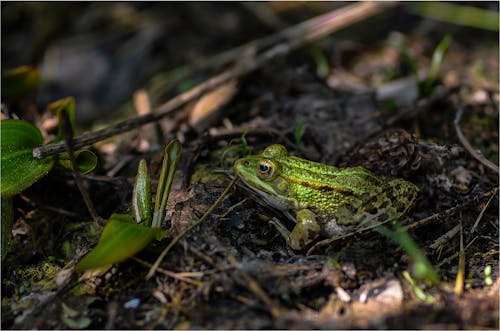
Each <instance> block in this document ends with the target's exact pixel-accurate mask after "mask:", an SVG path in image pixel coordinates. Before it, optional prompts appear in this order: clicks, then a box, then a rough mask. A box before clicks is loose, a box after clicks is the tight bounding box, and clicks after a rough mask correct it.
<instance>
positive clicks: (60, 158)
mask: <svg viewBox="0 0 500 331" xmlns="http://www.w3.org/2000/svg"><path fill="white" fill-rule="evenodd" d="M19 89H21V88H20V87H19ZM48 109H49V110H51V111H52V112H53V113H54V114H55V115H56V116H57V117H58V119H59V124H58V134H57V137H56V138H55V139H53V140H52V141H51V142H56V141H61V140H63V130H64V129H63V127H64V125H65V119H63V115H64V114H66V115H64V116H65V117H64V118H67V120H68V121H69V123H68V126H69V127H70V128H71V131H72V133H73V132H74V127H75V122H74V119H75V100H74V99H73V98H72V97H69V98H65V99H61V100H58V101H56V102H53V103H51V104H49V105H48ZM0 131H1V142H0V153H1V174H2V176H1V182H0V184H1V188H0V193H1V198H2V239H3V240H2V258H4V257H5V254H6V252H7V247H8V246H7V243H8V238H9V235H8V231H9V228H10V220H11V217H12V197H13V196H15V195H16V194H18V193H20V192H22V191H23V190H25V189H27V188H28V187H30V186H31V185H33V184H34V183H35V182H37V181H38V180H40V179H41V178H42V177H44V176H45V175H47V174H48V173H49V171H50V170H51V169H52V168H53V166H54V165H59V166H62V167H64V168H67V169H72V166H71V162H70V161H69V155H68V153H61V154H59V155H57V156H49V157H45V158H41V159H39V158H35V157H33V154H32V153H33V149H34V148H36V147H39V146H41V145H42V143H43V138H42V134H41V132H40V130H39V129H38V128H37V127H36V126H34V125H33V124H31V123H28V122H26V121H23V120H3V121H1V122H0ZM71 136H72V134H71ZM74 157H75V163H76V167H77V168H78V169H77V170H78V171H79V172H81V173H88V172H90V171H92V170H93V169H94V168H95V166H96V164H97V157H96V155H95V154H94V153H92V152H90V151H87V150H78V151H75V153H74Z"/></svg>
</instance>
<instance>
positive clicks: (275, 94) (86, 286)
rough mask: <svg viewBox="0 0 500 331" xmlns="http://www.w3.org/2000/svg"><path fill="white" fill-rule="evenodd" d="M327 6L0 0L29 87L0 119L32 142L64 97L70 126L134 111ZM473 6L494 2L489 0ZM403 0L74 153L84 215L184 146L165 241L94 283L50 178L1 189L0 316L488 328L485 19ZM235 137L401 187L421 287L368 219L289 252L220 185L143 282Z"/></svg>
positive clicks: (492, 321)
mask: <svg viewBox="0 0 500 331" xmlns="http://www.w3.org/2000/svg"><path fill="white" fill-rule="evenodd" d="M348 4H349V3H348ZM459 4H462V3H459ZM463 4H464V5H465V3H463ZM343 5H346V4H345V3H340V2H328V3H323V2H314V3H302V2H300V3H288V2H283V3H267V2H265V3H264V2H260V3H250V2H246V3H209V2H204V3H196V4H195V3H183V4H169V3H115V2H113V3H79V4H74V5H73V4H72V5H62V4H51V3H2V41H3V43H2V69H3V70H5V69H10V68H13V67H16V66H20V65H24V64H32V65H35V66H37V67H38V68H40V71H41V74H42V77H43V79H44V83H43V84H42V85H41V86H40V87H39V88H38V89H37V90H36V91H35V92H34V93H33V94H30V95H29V96H26V97H24V98H21V99H17V100H14V101H5V100H3V98H2V113H3V117H4V118H6V117H7V118H8V117H13V116H16V117H18V118H22V119H25V120H28V121H30V122H32V123H35V124H37V125H39V127H40V128H42V131H43V132H44V133H46V134H50V133H51V131H50V128H49V127H48V124H47V123H48V122H47V119H48V117H49V115H47V114H46V113H44V110H45V108H46V105H47V103H48V102H51V101H54V100H56V99H58V98H62V97H66V96H74V97H75V99H76V105H77V111H76V112H77V123H78V125H79V128H80V132H83V131H87V130H95V129H97V128H102V127H104V126H108V125H111V124H112V123H115V122H117V121H119V120H123V119H127V118H131V117H133V116H137V113H136V110H135V109H134V108H141V107H140V106H137V105H138V101H137V100H138V97H137V95H138V94H137V91H138V90H140V89H143V90H144V91H146V93H147V95H148V97H149V100H150V103H151V106H152V108H156V107H158V106H160V105H161V104H163V103H164V102H166V101H167V100H169V99H170V98H172V97H174V96H176V95H178V94H179V93H182V92H185V91H187V90H188V89H190V88H192V87H193V86H196V85H197V84H199V83H201V82H203V81H205V80H207V79H210V78H211V77H213V76H214V75H216V74H217V73H219V72H220V71H221V70H222V69H223V68H221V67H220V66H217V65H215V64H213V63H212V64H211V65H204V64H203V61H204V60H206V59H207V58H209V56H211V55H215V54H219V53H221V52H223V51H226V50H229V49H232V48H234V47H236V46H239V45H242V44H244V43H247V42H249V41H251V40H255V39H257V38H263V37H266V36H269V35H271V34H273V33H276V32H278V31H281V30H283V29H284V28H286V27H289V26H292V25H295V24H298V23H300V22H302V21H304V20H306V19H309V18H311V17H314V16H317V15H320V14H323V13H325V12H327V11H329V10H333V9H335V8H337V7H340V6H343ZM474 5H475V6H478V7H481V8H483V9H489V10H492V11H495V12H496V13H497V14H498V3H495V2H489V3H474ZM411 6H412V3H402V4H401V5H399V6H397V7H394V8H392V9H390V10H386V11H384V12H383V13H382V14H379V15H376V16H373V17H370V18H367V19H364V20H362V21H360V22H358V23H355V24H352V25H350V26H347V27H346V28H344V29H342V30H340V31H338V32H335V33H333V34H331V35H329V36H328V37H325V38H322V39H320V40H319V41H315V42H311V43H308V44H307V45H305V46H303V47H300V48H298V49H296V50H293V51H291V52H289V53H287V54H284V55H280V56H278V57H276V58H274V59H272V60H270V61H267V62H265V63H263V64H262V65H260V66H259V67H258V68H257V69H256V70H253V71H251V72H250V73H247V74H245V75H241V76H239V77H237V78H235V79H233V80H231V81H229V82H227V83H225V84H223V85H222V87H220V88H218V89H217V90H216V91H215V92H213V93H211V94H205V95H204V96H203V98H202V100H201V101H198V102H197V101H193V102H190V103H189V104H188V105H187V106H185V107H182V108H181V109H180V110H179V111H177V112H175V113H172V115H171V116H167V117H165V118H163V119H162V120H160V121H158V122H157V123H156V124H149V125H148V126H143V127H142V128H140V129H134V130H131V131H129V132H126V133H124V134H120V135H116V136H114V137H112V138H110V139H107V140H104V141H100V142H98V143H97V144H94V145H93V146H92V147H91V150H92V151H93V152H94V153H95V154H96V155H97V156H98V158H99V162H98V165H97V168H96V169H95V170H94V171H93V172H92V173H90V174H88V175H85V176H83V179H84V183H85V188H86V190H87V191H88V192H89V194H90V197H91V200H92V201H93V202H94V204H95V207H96V210H97V212H98V214H99V215H100V216H101V217H103V218H109V216H110V215H111V214H113V213H126V212H128V211H129V210H130V200H131V196H132V190H133V182H134V178H135V173H136V170H137V165H138V163H139V161H140V159H141V158H144V159H146V160H147V162H148V164H149V165H150V166H149V168H150V171H151V173H153V174H154V175H153V178H154V180H153V181H154V182H156V179H157V178H158V173H159V169H160V167H161V162H162V158H163V147H164V146H165V144H166V143H168V142H169V141H171V140H172V139H174V138H178V139H179V140H180V142H181V143H182V145H183V153H182V158H181V161H180V163H179V166H178V170H177V173H176V176H175V180H174V183H173V186H172V192H171V195H170V198H169V201H168V206H167V209H168V212H167V215H168V217H167V220H166V221H165V223H164V224H163V228H165V229H168V230H169V232H168V235H167V237H166V238H164V239H163V240H162V241H155V242H153V243H152V244H151V245H149V246H148V247H147V248H146V249H144V250H143V251H141V252H140V253H138V254H137V255H136V256H135V257H134V258H131V259H128V260H126V261H125V262H122V263H120V264H117V265H114V266H110V267H109V268H106V270H104V271H103V272H101V273H100V274H98V275H88V274H87V275H86V277H80V276H81V274H76V273H73V272H72V270H73V267H74V265H75V263H76V262H78V260H79V259H81V257H82V256H83V255H84V254H86V253H87V252H88V251H89V250H90V249H91V248H92V247H93V246H94V245H95V244H96V242H97V241H98V239H99V234H100V232H101V231H102V227H101V226H98V225H96V224H95V223H94V222H93V221H92V219H91V218H90V216H89V214H88V211H87V209H86V207H85V204H84V202H83V200H82V198H81V195H80V192H79V191H78V188H77V186H76V185H75V181H74V179H73V176H72V174H71V173H70V172H68V171H67V170H63V169H58V168H55V169H54V170H52V171H51V172H50V173H49V174H48V175H47V176H46V177H44V178H43V179H41V180H40V181H38V182H37V183H35V184H34V185H33V186H32V187H30V188H29V189H27V190H25V191H24V192H22V193H21V194H20V195H18V196H16V197H15V198H14V210H15V213H14V218H13V224H12V230H11V239H10V247H9V251H8V254H7V255H6V257H5V259H4V260H3V261H2V328H3V329H67V328H74V329H154V328H156V329H174V328H175V329H351V328H363V329H364V328H371V329H387V328H389V329H429V328H430V329H498V328H499V313H498V311H499V288H500V281H499V280H498V272H499V265H498V258H499V216H498V211H499V208H498V154H499V153H498V141H499V140H498V138H499V137H498V131H499V121H498V114H499V111H498V109H499V108H498V106H499V91H498V83H499V65H498V60H499V52H498V31H493V32H492V31H487V30H485V29H480V28H473V27H467V26H463V25H459V24H452V23H446V22H441V21H437V20H432V19H430V18H426V17H423V16H418V15H416V14H415V11H414V10H413V9H412V7H411ZM446 35H449V36H451V42H450V44H449V47H448V48H447V50H446V52H445V53H444V57H443V61H442V63H441V65H440V68H439V75H438V77H437V79H436V80H435V81H434V82H432V84H430V86H428V89H426V90H423V89H422V90H420V89H419V88H418V86H419V85H418V84H417V80H416V78H415V68H417V70H418V73H417V75H420V78H425V77H426V75H428V73H429V72H430V71H431V69H430V68H431V65H432V57H433V53H434V51H435V50H436V47H437V46H438V44H439V43H440V42H441V41H442V40H443V38H444V37H445V36H446ZM224 68H225V67H224ZM174 69H175V70H174ZM134 95H135V96H136V99H135V100H136V103H135V105H136V106H135V107H134V101H133V100H134V99H133V98H134ZM142 95H144V94H142ZM214 105H215V106H214ZM142 108H144V107H142ZM146 108H147V107H146ZM457 128H458V130H457ZM52 129H53V128H52ZM242 136H244V137H245V139H246V143H247V146H248V148H249V151H248V152H249V153H250V154H256V153H260V152H261V151H262V150H263V149H264V148H265V147H266V146H268V145H270V144H272V143H280V144H283V145H285V146H286V147H287V148H288V150H289V152H290V154H292V155H296V156H299V157H302V158H305V159H308V160H313V161H317V162H322V163H325V164H329V165H335V166H338V167H351V166H362V167H364V168H366V169H369V170H371V171H373V172H374V173H376V174H377V175H387V176H394V177H398V178H403V179H405V180H408V181H410V182H412V183H414V184H415V185H417V186H418V187H419V189H420V191H421V193H420V196H419V199H418V201H417V203H416V205H415V206H414V208H413V209H412V211H411V212H410V213H409V214H408V215H407V218H406V219H405V220H404V222H403V223H402V225H403V226H406V227H407V229H408V233H409V235H410V236H411V238H412V239H413V241H414V242H415V244H416V245H417V246H418V247H419V251H420V252H421V254H423V256H425V257H426V258H427V259H428V260H429V262H430V263H431V264H432V266H433V267H434V269H435V270H436V271H437V273H438V275H439V283H437V284H431V283H430V282H427V281H425V280H421V279H418V277H416V276H415V270H414V266H415V265H416V263H415V260H414V258H412V256H410V254H409V253H408V252H407V251H406V250H405V249H404V247H403V246H401V245H399V244H397V243H395V242H394V241H391V240H390V239H389V238H387V237H385V236H383V235H381V234H379V233H377V232H375V231H365V232H362V233H357V234H355V235H353V236H350V237H347V238H345V239H344V240H339V241H337V242H335V243H333V244H332V245H329V246H326V247H320V248H318V249H317V250H315V251H313V252H311V254H307V252H306V251H293V250H291V249H290V248H289V247H287V244H286V242H285V240H284V239H283V238H282V237H281V236H280V235H279V234H278V232H277V231H276V229H275V228H274V227H273V226H272V225H271V223H270V222H269V221H270V220H271V219H272V218H277V219H280V220H282V221H283V222H284V223H285V224H286V226H287V227H288V228H289V229H291V228H292V227H293V224H292V222H291V221H288V220H287V219H286V217H285V216H284V215H283V213H281V212H279V211H277V210H274V209H273V208H270V207H269V206H266V205H265V204H263V203H262V201H256V200H255V198H254V197H252V196H250V195H249V194H248V192H247V190H245V189H244V188H243V187H242V186H241V183H240V184H239V185H235V186H234V187H232V188H231V189H230V191H229V194H228V195H227V196H226V197H225V198H224V199H223V201H222V203H221V204H220V205H219V206H218V207H217V208H216V209H215V210H214V211H213V212H212V213H211V214H210V216H209V217H208V218H207V219H206V220H205V221H204V222H203V223H202V224H200V225H199V226H197V227H195V228H194V229H193V230H192V231H190V232H188V233H187V234H186V235H185V236H184V237H183V238H182V239H181V240H180V241H179V242H178V243H177V244H176V245H174V246H173V248H172V250H171V251H170V252H169V253H168V254H167V256H166V257H165V258H164V259H163V261H162V262H161V265H160V269H158V270H157V272H156V273H155V275H154V276H153V277H152V278H151V279H149V280H146V278H145V276H146V274H147V273H148V271H149V269H150V266H151V265H152V264H153V263H154V262H155V260H156V259H157V258H158V256H159V255H160V253H161V252H162V251H163V249H164V248H165V246H167V245H168V243H169V242H170V241H171V240H172V238H173V237H174V236H175V235H176V234H177V233H179V231H182V229H185V228H186V227H188V226H189V225H191V224H192V223H193V222H195V221H196V220H197V219H198V218H199V217H201V216H202V215H203V214H204V213H205V212H206V211H207V210H208V209H209V208H210V206H211V205H212V204H213V203H214V202H215V201H216V200H217V199H218V198H219V196H220V195H221V193H222V192H223V191H224V190H225V188H226V187H227V185H228V184H229V182H230V177H231V173H232V172H231V169H232V168H231V166H232V163H233V162H234V160H235V159H237V158H238V157H240V156H241V155H240V154H239V153H238V152H239V149H237V148H232V149H228V146H233V147H242V146H243V145H244V144H243V143H242V140H241V137H242ZM464 142H466V143H467V142H468V143H469V144H470V146H472V148H470V147H467V145H466V144H464ZM477 150H478V151H479V157H478V156H477V155H476V156H475V155H473V153H474V152H475V151H477ZM484 160H489V161H490V162H491V163H492V164H493V166H496V171H495V170H494V169H492V167H489V166H488V165H487V164H485V161H484ZM493 168H494V167H493ZM460 261H462V262H463V264H461V263H460ZM460 277H463V279H462V280H463V283H462V282H460ZM457 278H458V281H457ZM457 284H458V285H457Z"/></svg>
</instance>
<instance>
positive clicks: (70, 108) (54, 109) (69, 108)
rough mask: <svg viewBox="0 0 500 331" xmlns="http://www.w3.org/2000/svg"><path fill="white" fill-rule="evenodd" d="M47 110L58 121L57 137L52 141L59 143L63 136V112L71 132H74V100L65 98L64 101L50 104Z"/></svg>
mask: <svg viewBox="0 0 500 331" xmlns="http://www.w3.org/2000/svg"><path fill="white" fill-rule="evenodd" d="M47 109H48V110H50V112H51V113H52V114H53V115H55V116H57V120H58V121H59V123H58V129H57V137H56V139H54V140H53V142H55V141H61V140H63V139H64V134H63V132H64V131H63V130H64V127H63V117H62V111H63V110H66V113H67V114H68V118H69V122H70V125H71V129H72V130H73V132H75V98H73V97H67V98H64V99H60V100H57V101H54V102H51V103H50V104H48V106H47Z"/></svg>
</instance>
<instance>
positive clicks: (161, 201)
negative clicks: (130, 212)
mask: <svg viewBox="0 0 500 331" xmlns="http://www.w3.org/2000/svg"><path fill="white" fill-rule="evenodd" d="M181 152H182V145H181V143H180V142H179V140H177V139H174V140H172V141H171V142H170V143H169V144H168V145H167V147H165V155H164V156H163V163H162V166H161V173H160V179H159V181H158V188H157V190H156V201H155V208H154V214H153V224H152V226H153V227H155V228H159V227H160V226H161V222H162V221H163V219H164V218H165V214H166V209H165V208H166V206H167V199H168V195H169V194H170V186H171V185H172V181H173V180H174V175H175V170H176V169H177V164H178V163H179V161H180V156H181Z"/></svg>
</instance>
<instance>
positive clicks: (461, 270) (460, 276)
mask: <svg viewBox="0 0 500 331" xmlns="http://www.w3.org/2000/svg"><path fill="white" fill-rule="evenodd" d="M464 274H465V251H464V233H463V227H462V219H461V218H460V252H459V255H458V272H457V278H456V279H455V294H456V295H462V293H463V291H464Z"/></svg>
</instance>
